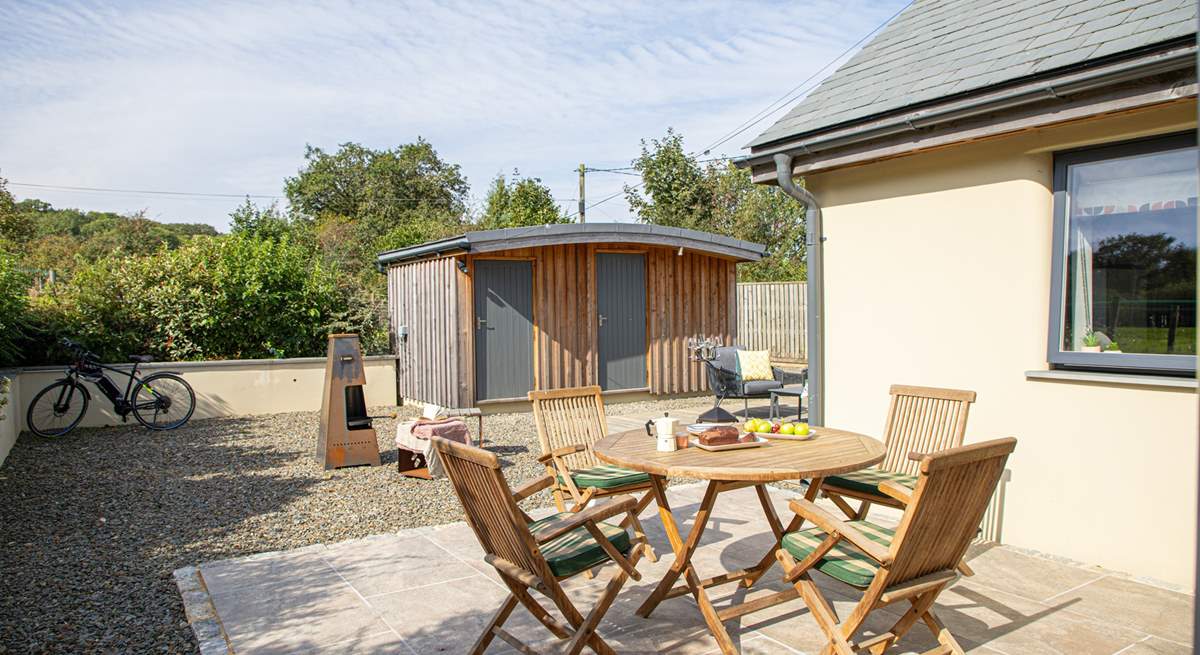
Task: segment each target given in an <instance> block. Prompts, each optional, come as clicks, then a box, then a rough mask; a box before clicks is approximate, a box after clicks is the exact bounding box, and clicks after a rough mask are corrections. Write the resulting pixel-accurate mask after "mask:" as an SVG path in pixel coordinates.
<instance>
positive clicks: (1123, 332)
mask: <svg viewBox="0 0 1200 655" xmlns="http://www.w3.org/2000/svg"><path fill="white" fill-rule="evenodd" d="M1110 336H1112V335H1110ZM1112 339H1113V341H1116V342H1117V344H1118V345H1120V347H1121V352H1126V353H1143V354H1172V355H1195V354H1196V328H1194V327H1187V328H1182V327H1181V328H1177V329H1176V330H1175V349H1174V350H1172V351H1170V352H1169V353H1168V351H1167V328H1153V327H1119V328H1117V333H1116V335H1115V336H1112Z"/></svg>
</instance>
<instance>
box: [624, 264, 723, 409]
mask: <svg viewBox="0 0 1200 655" xmlns="http://www.w3.org/2000/svg"><path fill="white" fill-rule="evenodd" d="M646 264H647V272H646V281H647V286H648V289H647V291H648V293H647V295H648V297H649V304H650V310H649V315H648V316H647V322H648V323H649V330H648V333H649V351H650V352H649V357H648V368H649V375H650V393H652V394H680V393H691V392H696V391H705V390H707V389H708V379H707V377H706V373H705V371H704V367H703V365H702V364H701V363H700V362H695V361H692V360H691V359H690V357H689V355H690V353H689V352H688V349H687V339H688V337H692V336H701V335H705V336H710V337H715V338H716V339H717V340H719V341H721V342H722V343H724V344H726V345H733V343H734V339H735V337H736V336H737V335H736V329H737V322H736V316H737V306H736V305H737V292H736V283H737V280H736V277H737V265H736V262H734V261H732V260H728V259H723V258H720V257H712V256H708V255H702V254H698V253H694V252H688V251H684V252H683V254H682V255H680V254H679V252H678V251H677V250H668V249H665V248H653V249H651V250H650V251H649V252H648V253H647V256H646Z"/></svg>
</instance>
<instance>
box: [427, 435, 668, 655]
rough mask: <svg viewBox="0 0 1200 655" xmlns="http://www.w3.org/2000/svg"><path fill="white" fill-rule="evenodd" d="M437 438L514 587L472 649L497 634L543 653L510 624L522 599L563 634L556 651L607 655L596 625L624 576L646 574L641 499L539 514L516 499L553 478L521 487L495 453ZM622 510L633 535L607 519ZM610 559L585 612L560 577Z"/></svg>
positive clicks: (476, 525)
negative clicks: (512, 483) (600, 590)
mask: <svg viewBox="0 0 1200 655" xmlns="http://www.w3.org/2000/svg"><path fill="white" fill-rule="evenodd" d="M432 441H433V444H434V447H435V448H437V451H438V454H439V455H440V456H441V459H442V464H443V465H444V466H445V468H446V475H447V476H448V477H449V478H450V482H451V483H452V484H453V485H454V491H455V493H456V494H458V499H459V501H460V502H461V503H462V506H463V510H464V511H465V512H466V517H467V523H468V524H470V526H471V529H472V530H474V531H475V536H476V537H477V538H478V539H479V544H480V545H481V546H483V550H484V552H485V553H486V555H485V556H484V560H485V561H486V562H487V563H488V564H490V565H492V566H493V567H495V569H496V572H497V573H498V574H499V575H500V579H501V580H502V581H503V582H504V584H505V586H507V587H508V589H509V591H510V592H511V593H510V594H509V596H508V598H506V599H505V600H504V603H503V604H501V605H500V609H498V610H497V611H496V613H495V615H493V616H492V618H491V620H490V621H489V622H488V624H487V627H486V628H485V629H484V631H483V634H482V635H480V636H479V639H478V640H477V641H476V642H475V646H474V647H473V648H472V649H471V653H473V654H481V653H483V652H484V651H485V650H486V649H487V647H488V644H490V643H491V641H492V639H493V638H495V637H499V638H500V639H501V640H503V641H504V642H506V643H508V644H509V645H510V646H512V647H513V648H515V649H517V650H518V651H520V652H522V653H537V652H538V651H536V650H534V649H533V648H531V647H529V646H528V645H527V644H525V643H523V642H521V641H520V640H518V639H517V638H516V637H514V636H513V635H512V634H510V633H509V632H507V631H506V630H504V628H503V626H504V622H505V621H506V620H507V619H508V617H509V615H510V614H511V613H512V611H513V609H514V608H515V607H516V606H517V603H520V604H521V605H523V606H524V607H525V609H527V610H529V613H530V614H532V615H533V616H534V618H536V619H537V620H538V621H539V622H541V623H542V625H544V626H546V628H547V629H548V630H550V632H551V633H553V634H554V636H556V637H558V638H559V639H562V640H564V641H563V642H559V643H558V646H559V648H558V649H556V650H555V651H554V652H559V653H569V654H570V655H574V654H575V653H579V652H582V651H583V648H584V646H589V647H591V649H592V650H593V651H595V652H596V653H598V654H600V655H609V654H610V653H613V650H612V648H610V647H609V646H608V644H606V643H605V642H604V639H603V638H602V637H600V635H599V634H597V633H596V626H597V625H598V624H599V623H600V619H602V618H603V617H604V613H605V612H607V611H608V608H609V607H610V606H611V605H612V603H613V601H614V600H616V597H617V592H619V591H620V590H621V587H622V586H624V584H625V581H626V580H627V579H628V578H630V577H632V578H633V579H634V580H640V579H641V574H640V573H638V571H637V569H636V568H635V567H636V566H637V563H638V561H639V560H640V559H641V556H642V552H643V551H644V550H645V549H646V548H647V542H646V535H645V534H644V532H643V531H642V525H641V523H640V522H639V521H638V518H637V514H636V512H635V507H637V501H635V500H634V499H633V498H632V497H630V496H623V497H620V498H615V499H613V500H612V501H610V502H607V503H604V504H603V505H599V506H596V507H592V508H588V509H585V510H582V511H579V512H560V513H558V514H553V515H551V516H548V517H546V518H543V519H539V520H537V521H534V520H532V519H531V518H530V517H529V516H528V515H527V514H525V512H523V511H522V510H521V508H520V507H518V506H517V503H518V502H520V501H521V500H523V499H525V498H528V497H529V496H531V495H533V494H535V493H537V492H538V491H541V490H542V489H546V488H547V487H549V486H551V485H552V484H553V483H554V480H553V478H551V477H549V476H544V477H541V478H538V479H537V480H534V481H532V482H530V483H527V484H525V485H524V486H522V487H521V488H520V489H518V490H516V491H515V492H514V491H512V490H511V489H509V486H508V483H507V482H506V481H505V479H504V475H503V474H502V473H501V472H500V462H499V460H498V459H497V458H496V455H495V454H493V453H490V452H488V451H486V450H482V449H479V448H476V447H474V446H468V445H466V444H460V443H457V442H453V441H449V440H446V439H441V438H439V437H434V438H433V439H432ZM619 514H624V515H626V520H627V521H628V522H629V523H630V525H631V526H632V528H633V538H632V539H631V538H630V536H629V533H628V532H626V531H625V529H624V528H621V527H618V526H615V525H612V524H611V523H602V522H601V521H603V520H604V519H608V518H611V517H613V516H617V515H619ZM608 561H612V562H615V563H616V565H617V567H618V568H617V570H616V571H614V573H613V577H612V579H611V580H610V581H609V582H608V586H607V587H606V588H605V590H604V594H603V595H602V596H601V597H600V600H599V601H597V602H596V605H595V607H594V608H593V609H592V611H591V613H589V614H588V615H587V616H586V617H584V616H583V615H582V614H580V613H579V610H577V609H576V608H575V605H574V604H573V603H572V602H571V599H570V598H568V597H567V595H566V594H565V593H564V592H563V589H562V586H561V585H560V584H559V581H560V580H564V579H567V578H570V577H573V576H575V575H578V574H580V573H583V572H584V571H588V570H590V569H591V568H592V567H595V566H598V565H600V564H604V563H605V562H608ZM530 589H533V590H536V591H539V592H541V593H542V594H543V595H545V596H546V597H547V598H549V599H550V601H551V602H552V603H553V604H554V606H555V607H557V608H558V610H559V612H561V613H562V615H563V616H564V617H565V618H566V620H567V624H563V623H562V622H561V621H559V620H558V619H556V618H554V617H552V616H551V615H550V613H549V612H548V611H547V610H546V609H545V608H543V607H542V605H541V604H540V603H538V601H537V600H535V599H534V597H533V596H532V595H530V593H529V590H530ZM568 624H569V625H568ZM564 642H565V643H564Z"/></svg>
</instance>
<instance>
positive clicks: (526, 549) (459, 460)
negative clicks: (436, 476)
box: [432, 437, 554, 581]
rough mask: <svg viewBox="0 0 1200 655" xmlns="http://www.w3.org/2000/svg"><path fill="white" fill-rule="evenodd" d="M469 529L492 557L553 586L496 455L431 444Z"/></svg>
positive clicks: (449, 444) (445, 443) (452, 444)
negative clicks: (439, 459) (440, 461)
mask: <svg viewBox="0 0 1200 655" xmlns="http://www.w3.org/2000/svg"><path fill="white" fill-rule="evenodd" d="M432 441H433V444H434V447H435V448H436V449H437V451H438V455H439V456H440V457H441V459H442V465H443V466H444V467H445V469H446V475H447V476H448V477H449V478H450V482H451V484H453V485H454V492H455V493H456V494H458V500H459V502H461V503H462V507H463V511H464V512H465V513H466V517H467V523H469V524H470V525H471V529H472V530H474V531H475V536H476V537H477V538H478V539H479V545H480V546H482V547H483V550H484V551H485V552H486V553H487V554H489V555H495V556H497V557H502V558H504V559H506V560H508V561H509V562H511V563H513V564H516V565H517V566H519V567H521V568H523V569H525V570H526V571H528V572H530V573H532V574H533V575H535V576H537V577H539V578H541V579H542V580H543V581H547V580H553V579H554V575H553V574H552V573H551V572H550V568H549V566H548V565H547V564H546V560H545V559H544V558H543V557H542V555H541V551H539V550H538V547H537V541H536V540H534V538H533V534H532V533H530V531H529V526H528V524H526V522H525V518H524V516H523V514H522V513H521V510H520V508H519V507H517V503H516V501H514V500H513V497H512V490H511V489H510V488H509V486H508V482H507V481H506V480H505V479H504V474H503V473H501V472H500V461H499V460H498V459H497V458H496V455H495V454H494V453H490V452H488V451H486V450H483V449H482V448H476V447H474V446H469V445H466V444H460V443H457V442H454V441H450V440H448V439H442V438H441V437H433V438H432Z"/></svg>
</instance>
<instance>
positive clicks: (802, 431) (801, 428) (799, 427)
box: [794, 423, 808, 437]
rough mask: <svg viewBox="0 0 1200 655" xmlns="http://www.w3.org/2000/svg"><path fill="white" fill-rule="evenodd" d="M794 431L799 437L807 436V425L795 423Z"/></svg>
mask: <svg viewBox="0 0 1200 655" xmlns="http://www.w3.org/2000/svg"><path fill="white" fill-rule="evenodd" d="M794 429H795V432H796V434H797V435H799V436H801V437H803V436H805V435H807V434H808V424H807V423H797V424H796V426H795V428H794Z"/></svg>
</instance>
